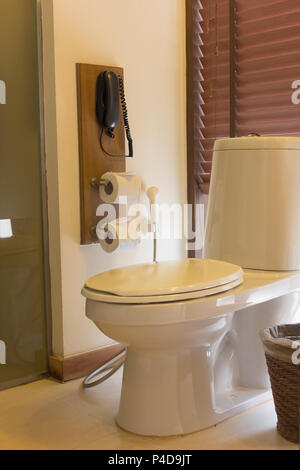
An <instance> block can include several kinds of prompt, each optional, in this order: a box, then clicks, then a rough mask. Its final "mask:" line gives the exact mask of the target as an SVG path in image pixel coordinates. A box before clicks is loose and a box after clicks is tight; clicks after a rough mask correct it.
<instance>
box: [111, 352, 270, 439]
mask: <svg viewBox="0 0 300 470" xmlns="http://www.w3.org/2000/svg"><path fill="white" fill-rule="evenodd" d="M211 357H212V356H210V354H209V351H208V349H207V348H206V347H203V346H202V347H196V348H191V349H190V350H188V349H186V350H184V351H178V350H177V351H174V350H173V351H172V350H169V351H166V350H165V351H163V352H162V353H161V354H159V353H158V352H154V351H140V350H139V351H138V350H130V348H128V351H127V358H126V362H125V367H124V376H123V384H122V394H121V401H120V408H119V413H118V416H117V419H116V421H117V424H118V425H119V426H120V427H121V428H122V429H125V430H126V431H129V432H132V433H135V434H140V435H145V436H172V435H183V434H189V433H193V432H196V431H200V430H201V429H204V428H207V427H210V426H213V425H215V424H217V423H219V422H220V421H223V420H224V419H226V418H229V417H231V416H233V415H235V414H237V413H240V412H242V411H243V410H245V409H247V408H249V407H252V406H255V405H258V404H260V403H263V402H265V401H267V400H268V399H270V398H271V391H270V390H269V389H247V388H232V389H227V390H225V391H224V392H219V393H215V381H214V378H213V377H212V376H211V377H210V378H209V375H210V374H211V370H212V369H211V368H210V362H211V361H210V359H211Z"/></svg>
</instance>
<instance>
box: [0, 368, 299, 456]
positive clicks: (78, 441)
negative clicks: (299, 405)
mask: <svg viewBox="0 0 300 470" xmlns="http://www.w3.org/2000/svg"><path fill="white" fill-rule="evenodd" d="M121 374H122V372H121V371H120V372H118V373H117V374H116V375H115V376H113V377H112V378H111V379H110V380H109V381H107V382H105V383H104V384H102V385H100V386H99V387H96V388H94V389H91V390H88V391H83V390H82V388H81V386H80V384H81V381H74V382H69V383H67V384H64V385H61V384H58V383H56V382H54V381H52V380H41V381H39V382H35V383H33V384H30V385H25V386H22V387H18V388H14V389H11V390H6V391H2V392H0V449H1V450H3V449H113V450H114V449H118V450H119V449H131V450H139V449H158V450H159V449H166V450H171V449H182V450H185V449H295V450H298V446H297V445H294V444H291V443H289V442H287V441H285V440H284V439H283V438H281V437H280V436H279V435H278V434H277V431H276V415H275V412H274V407H273V403H272V402H268V403H266V404H263V405H260V406H258V407H256V408H253V409H251V410H248V411H246V412H244V413H242V414H240V415H238V416H235V417H234V418H231V419H229V420H226V421H224V422H223V423H221V424H218V425H217V426H215V427H212V428H209V429H206V430H204V431H200V432H198V433H194V434H190V435H187V436H182V437H181V436H179V437H172V438H147V437H140V436H135V435H133V434H130V433H127V432H125V431H123V430H121V429H119V428H118V427H117V426H116V425H115V422H114V416H115V415H116V412H117V409H118V401H119V396H120V388H121Z"/></svg>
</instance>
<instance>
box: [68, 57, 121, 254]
mask: <svg viewBox="0 0 300 470" xmlns="http://www.w3.org/2000/svg"><path fill="white" fill-rule="evenodd" d="M76 69H77V95H78V134H79V166H80V216H81V244H82V245H89V244H92V243H97V238H96V236H95V235H94V234H93V233H91V228H92V227H94V226H96V225H97V223H98V222H99V220H100V218H99V217H97V216H96V211H97V207H98V206H99V204H100V203H101V200H100V197H99V191H98V190H97V189H95V188H93V187H92V186H91V180H92V178H97V179H98V180H100V178H101V176H102V175H103V174H104V173H106V172H108V171H112V172H123V171H126V161H125V158H119V157H117V158H116V157H109V156H108V155H106V154H105V153H103V152H102V150H101V147H100V131H101V129H100V127H99V125H98V123H97V119H96V84H97V78H98V76H99V74H100V73H101V72H103V71H105V70H111V71H112V72H115V73H116V74H118V75H121V76H122V77H123V69H121V68H119V67H111V66H108V65H91V64H77V66H76ZM103 145H104V148H105V149H106V150H107V151H108V152H109V153H111V154H117V155H123V154H125V133H124V124H123V117H122V112H121V111H120V123H119V124H118V126H117V128H116V131H115V139H110V138H109V137H107V136H106V135H105V134H103Z"/></svg>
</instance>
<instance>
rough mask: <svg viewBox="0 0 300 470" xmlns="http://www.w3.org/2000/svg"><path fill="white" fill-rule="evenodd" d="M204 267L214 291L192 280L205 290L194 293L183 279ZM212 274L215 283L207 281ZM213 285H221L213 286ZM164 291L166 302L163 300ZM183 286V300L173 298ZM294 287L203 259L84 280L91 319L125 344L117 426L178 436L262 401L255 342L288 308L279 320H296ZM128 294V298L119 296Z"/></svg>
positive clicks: (282, 279)
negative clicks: (247, 324)
mask: <svg viewBox="0 0 300 470" xmlns="http://www.w3.org/2000/svg"><path fill="white" fill-rule="evenodd" d="M205 268H210V279H209V281H210V282H211V283H212V284H213V285H214V287H212V288H206V289H203V287H204V286H206V284H205V282H207V278H206V279H204V278H201V277H200V276H199V274H198V277H197V283H198V286H202V289H201V290H199V291H195V290H192V289H194V288H195V287H196V285H195V284H193V282H191V281H190V279H191V277H193V276H191V275H190V272H192V273H195V272H197V271H198V272H202V273H206V274H207V271H208V269H205ZM221 268H223V269H224V268H226V274H227V275H228V276H230V278H229V277H228V278H227V279H226V276H224V275H223V274H224V273H223V274H222V269H221ZM214 270H215V273H217V272H218V275H217V274H215V276H214V282H213V272H214ZM154 272H155V273H156V276H155V279H154V276H153V273H154ZM168 272H169V273H170V278H169V280H168V276H167V273H168ZM220 273H221V275H220ZM242 273H243V277H242V276H241V274H242ZM184 276H185V277H186V282H185V280H184ZM218 276H219V277H218ZM234 277H236V279H234ZM162 279H164V281H165V282H164V285H163V286H161V284H160V287H159V286H157V291H159V295H157V296H156V295H149V293H150V292H149V290H150V291H152V292H153V291H155V289H156V287H155V280H156V281H158V282H159V283H160V282H161V280H162ZM228 279H230V280H229V282H225V283H224V281H226V280H228ZM151 280H152V281H151ZM242 281H243V282H242ZM219 282H223V283H224V284H221V285H220V286H217V285H216V284H217V283H219ZM197 283H196V284H197ZM234 283H235V284H238V285H237V286H236V287H235V286H232V284H234ZM147 284H148V285H147ZM171 285H172V286H173V287H172V291H173V293H172V294H168V293H167V294H163V292H166V291H167V290H168V287H170V286H171ZM109 286H110V287H109ZM182 286H185V289H186V290H187V289H188V292H181V293H177V291H178V289H179V290H183V287H182ZM187 286H188V287H187ZM299 286H300V273H295V274H293V273H277V272H263V271H254V270H248V271H244V272H243V271H241V270H240V268H239V267H237V266H234V265H231V264H227V263H222V262H220V263H218V262H216V261H212V260H200V259H197V260H182V261H177V262H176V261H175V262H163V263H158V264H156V265H155V264H146V265H140V266H136V267H134V266H133V267H129V268H123V269H119V270H112V271H108V272H106V273H102V274H100V275H98V276H95V277H94V278H91V279H90V280H89V281H88V282H87V284H86V285H85V287H84V289H83V291H82V293H83V295H84V296H85V297H86V298H87V303H86V314H87V316H88V318H90V319H91V320H92V321H93V322H94V323H95V324H96V325H97V326H98V328H99V329H100V330H101V331H102V332H103V333H104V334H106V335H107V336H109V337H110V338H113V339H114V340H116V341H118V342H120V343H123V344H125V345H127V357H126V361H125V368H124V376H123V385H122V394H121V401H120V409H119V413H118V417H117V422H118V424H119V425H120V426H121V427H122V428H124V429H126V430H128V431H131V432H134V433H136V434H143V435H155V436H167V435H175V434H185V433H189V432H193V431H197V430H199V429H202V428H205V427H208V426H211V425H213V424H215V423H217V422H219V421H221V420H223V419H225V418H226V417H229V416H232V415H233V414H235V413H237V412H240V411H241V410H242V409H244V408H245V407H248V406H250V405H254V404H257V403H260V402H261V401H262V400H265V399H266V398H267V397H268V396H269V384H268V380H267V371H266V367H265V361H264V357H263V350H262V346H261V345H260V344H259V339H257V338H258V335H257V334H258V331H259V329H260V328H261V327H265V326H267V325H269V324H273V322H274V320H276V321H277V317H278V316H279V317H280V319H282V318H283V317H284V315H283V312H282V308H284V307H285V306H287V302H288V303H289V308H288V309H287V310H285V312H286V315H285V318H284V320H285V321H288V322H290V321H292V320H293V319H294V316H295V313H297V312H298V304H299V302H298V293H295V291H296V290H297V289H298V288H299ZM226 288H227V290H226V291H225V289H226ZM212 289H214V290H218V289H221V292H215V293H211V290H212ZM109 290H110V291H111V292H109ZM222 290H223V292H222ZM126 292H127V293H130V294H131V295H130V296H124V295H122V294H124V293H126ZM293 292H294V293H293ZM141 294H142V295H141ZM147 294H148V295H147ZM286 294H289V295H286ZM191 295H192V296H193V297H192V298H189V297H190V296H191ZM173 296H177V297H179V296H181V298H180V299H178V298H176V300H173ZM186 297H187V298H186ZM278 297H279V298H278ZM158 299H159V300H158ZM271 299H276V300H272V302H273V304H272V308H271V309H269V311H268V310H267V309H266V308H265V305H266V304H265V302H267V301H269V300H271ZM262 302H263V303H262ZM259 303H262V304H261V306H260V307H261V308H260V309H259V305H257V304H259ZM282 305H283V307H282ZM254 306H256V307H254ZM245 307H248V308H247V309H246V310H245V312H247V311H248V312H249V313H248V315H250V316H251V319H252V320H251V322H250V323H251V325H254V326H253V327H252V329H253V331H251V333H249V337H250V336H251V338H252V341H253V342H252V343H251V339H249V341H247V334H245V331H243V330H244V325H245V322H244V321H241V322H240V321H239V315H243V314H244V311H239V310H242V309H244V308H245ZM254 308H256V309H257V310H256V311H253V310H252V311H251V309H254ZM234 312H236V313H234ZM262 312H264V313H263V316H262ZM242 335H244V336H242ZM257 348H258V351H259V353H258V354H257ZM255 355H257V357H256V360H255V362H253V357H255ZM247 370H248V373H247Z"/></svg>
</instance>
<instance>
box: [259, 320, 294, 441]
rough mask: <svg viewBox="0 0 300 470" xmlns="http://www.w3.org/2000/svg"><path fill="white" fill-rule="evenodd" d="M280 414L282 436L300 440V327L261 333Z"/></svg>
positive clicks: (284, 326) (280, 328)
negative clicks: (299, 361) (299, 362)
mask: <svg viewBox="0 0 300 470" xmlns="http://www.w3.org/2000/svg"><path fill="white" fill-rule="evenodd" d="M261 338H262V340H263V344H264V349H265V354H266V361H267V365H268V370H269V375H270V380H271V385H272V393H273V398H274V403H275V409H276V413H277V419H278V422H277V429H278V432H279V434H281V436H283V437H284V438H285V439H287V440H288V441H291V442H295V443H297V444H298V443H299V440H300V432H299V428H300V413H299V408H300V364H298V365H297V364H296V363H295V354H296V355H297V356H296V357H298V358H299V359H300V354H298V350H299V349H300V324H297V325H280V326H275V327H272V328H267V329H265V330H263V331H262V332H261Z"/></svg>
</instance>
